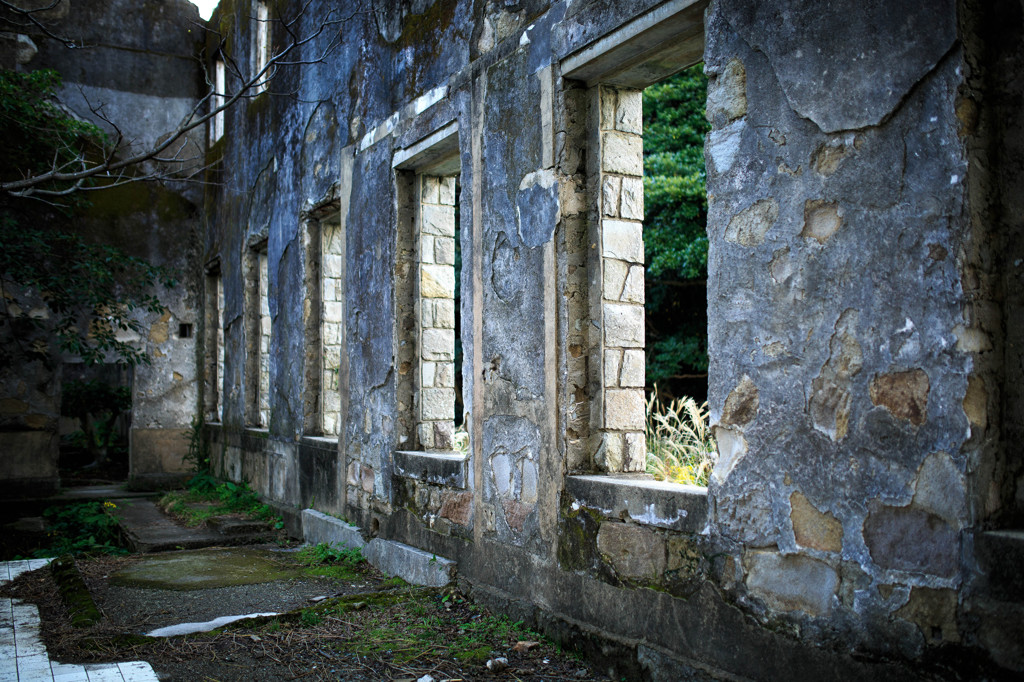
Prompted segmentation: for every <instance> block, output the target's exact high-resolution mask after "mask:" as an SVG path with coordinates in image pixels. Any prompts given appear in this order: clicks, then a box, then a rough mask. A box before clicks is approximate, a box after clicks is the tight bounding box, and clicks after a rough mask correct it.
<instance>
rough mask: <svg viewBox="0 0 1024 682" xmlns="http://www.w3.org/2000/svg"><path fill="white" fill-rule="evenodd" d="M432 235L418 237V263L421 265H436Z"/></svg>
mask: <svg viewBox="0 0 1024 682" xmlns="http://www.w3.org/2000/svg"><path fill="white" fill-rule="evenodd" d="M434 239H435V237H434V235H431V234H421V235H420V262H421V263H436V262H437V258H436V256H435V246H434Z"/></svg>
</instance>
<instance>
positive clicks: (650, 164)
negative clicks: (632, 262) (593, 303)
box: [643, 64, 710, 398]
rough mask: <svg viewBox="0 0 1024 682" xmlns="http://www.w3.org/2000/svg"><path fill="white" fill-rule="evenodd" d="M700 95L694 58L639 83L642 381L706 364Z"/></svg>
mask: <svg viewBox="0 0 1024 682" xmlns="http://www.w3.org/2000/svg"><path fill="white" fill-rule="evenodd" d="M706 99H707V78H706V77H705V76H704V72H703V66H702V65H699V64H698V65H697V66H694V67H691V68H689V69H687V70H685V71H682V72H680V73H678V74H676V75H675V76H672V77H671V78H668V79H666V80H664V81H662V82H661V83H658V84H656V85H652V86H651V87H649V88H647V89H646V90H644V102H643V108H644V212H645V219H644V248H645V251H646V253H647V263H646V266H647V271H646V287H647V304H646V309H647V381H648V383H649V384H654V383H658V384H660V385H662V386H663V387H665V386H669V387H671V386H679V380H680V379H681V378H682V377H693V376H695V375H696V376H697V377H699V376H700V375H701V374H703V373H705V372H706V371H707V366H708V361H707V309H706V298H707V295H706V284H705V283H706V280H707V263H708V239H707V232H706V227H705V226H706V223H707V211H708V204H707V193H706V191H705V169H704V136H705V135H706V134H707V132H708V130H710V124H709V123H708V122H707V120H706V119H705V118H704V103H705V100H706ZM691 383H692V382H691ZM697 383H700V382H697ZM704 386H705V388H704V389H703V390H704V391H706V390H707V389H706V380H705V381H704ZM682 388H683V389H684V390H685V391H686V392H689V393H690V394H699V393H700V391H698V390H696V389H695V388H693V387H691V386H690V385H686V386H683V387H682ZM672 392H674V391H672ZM695 397H698V398H702V396H701V395H695Z"/></svg>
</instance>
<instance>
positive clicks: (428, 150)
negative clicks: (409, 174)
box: [391, 121, 459, 175]
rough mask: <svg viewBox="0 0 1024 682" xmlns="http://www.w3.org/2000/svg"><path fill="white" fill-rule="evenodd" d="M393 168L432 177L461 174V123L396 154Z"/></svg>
mask: <svg viewBox="0 0 1024 682" xmlns="http://www.w3.org/2000/svg"><path fill="white" fill-rule="evenodd" d="M391 166H392V168H398V169H400V170H415V171H416V172H417V173H428V174H430V175H455V174H456V173H458V172H459V122H458V121H451V122H450V123H447V124H446V125H444V126H442V127H441V128H439V129H438V130H435V131H434V132H433V133H431V134H430V135H427V136H426V137H424V138H423V139H422V140H420V141H419V142H416V143H415V144H413V145H412V146H409V147H406V148H405V149H399V150H398V151H396V152H395V156H394V159H393V160H392V162H391Z"/></svg>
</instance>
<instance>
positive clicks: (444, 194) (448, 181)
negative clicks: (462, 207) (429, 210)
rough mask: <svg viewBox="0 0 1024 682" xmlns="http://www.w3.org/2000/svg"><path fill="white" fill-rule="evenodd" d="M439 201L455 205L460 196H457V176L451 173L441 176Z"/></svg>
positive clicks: (447, 204)
mask: <svg viewBox="0 0 1024 682" xmlns="http://www.w3.org/2000/svg"><path fill="white" fill-rule="evenodd" d="M437 189H438V199H437V201H438V203H440V204H444V205H445V206H454V205H455V201H456V200H457V199H458V197H456V196H455V176H454V175H449V176H447V177H444V178H440V181H439V182H438V188H437Z"/></svg>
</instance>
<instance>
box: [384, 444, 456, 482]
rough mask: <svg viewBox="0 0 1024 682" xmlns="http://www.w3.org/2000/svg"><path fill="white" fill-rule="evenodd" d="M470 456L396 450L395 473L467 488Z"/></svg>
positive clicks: (452, 453)
mask: <svg viewBox="0 0 1024 682" xmlns="http://www.w3.org/2000/svg"><path fill="white" fill-rule="evenodd" d="M468 464H469V456H468V455H462V454H459V453H457V452H414V451H412V450H396V451H395V475H396V476H404V477H405V478H415V479H417V480H419V481H425V482H427V483H436V484H437V485H443V486H447V487H449V488H461V489H463V490H464V489H465V488H466V478H467V475H466V470H467V468H468Z"/></svg>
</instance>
